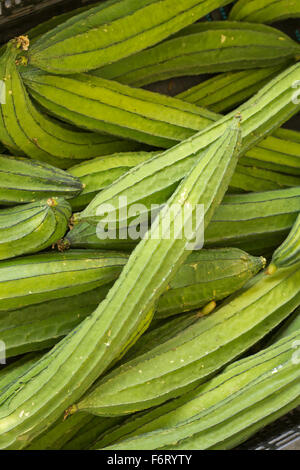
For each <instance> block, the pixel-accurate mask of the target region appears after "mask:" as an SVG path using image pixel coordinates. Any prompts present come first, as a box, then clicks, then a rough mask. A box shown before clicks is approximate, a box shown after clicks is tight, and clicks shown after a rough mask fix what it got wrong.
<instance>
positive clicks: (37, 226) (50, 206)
mask: <svg viewBox="0 0 300 470" xmlns="http://www.w3.org/2000/svg"><path fill="white" fill-rule="evenodd" d="M71 215H72V210H71V206H70V204H69V203H68V202H67V201H66V200H65V199H63V198H49V199H42V200H40V201H37V202H33V203H30V204H23V205H20V206H15V207H11V208H5V209H1V210H0V260H3V259H8V258H13V257H15V256H20V255H24V254H27V253H36V252H37V251H42V250H44V249H45V248H48V247H49V246H51V245H53V244H54V243H56V242H57V241H58V240H59V239H60V238H62V237H63V236H64V235H65V233H66V231H67V227H68V222H69V219H70V217H71Z"/></svg>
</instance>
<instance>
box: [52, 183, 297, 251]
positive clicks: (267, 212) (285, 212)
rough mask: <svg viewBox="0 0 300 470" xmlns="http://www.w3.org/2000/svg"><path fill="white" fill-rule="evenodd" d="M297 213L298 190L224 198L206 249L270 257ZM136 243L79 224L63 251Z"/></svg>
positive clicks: (127, 246)
mask: <svg viewBox="0 0 300 470" xmlns="http://www.w3.org/2000/svg"><path fill="white" fill-rule="evenodd" d="M299 210H300V188H299V187H295V188H288V189H279V190H275V191H265V192H262V193H255V194H233V195H227V196H225V197H224V199H223V201H222V204H221V205H220V207H219V208H217V209H216V212H215V214H214V216H213V218H212V220H211V222H210V223H209V225H208V227H207V229H206V233H205V246H206V247H216V246H218V247H224V246H228V247H230V246H236V247H238V248H241V249H243V250H246V251H248V252H249V253H251V254H252V255H261V254H270V252H271V251H272V252H273V250H274V249H275V248H277V247H278V246H279V244H280V243H281V242H283V241H284V239H285V238H286V236H287V235H288V233H289V231H290V229H291V228H292V226H293V224H294V222H295V220H296V218H297V214H298V212H299ZM136 242H137V241H136V240H130V239H126V240H123V239H118V238H117V239H109V238H108V239H100V238H99V237H98V235H97V232H96V229H95V226H93V225H91V224H89V223H87V222H79V223H78V224H77V225H75V226H74V228H73V229H72V230H71V231H70V232H68V233H67V235H66V238H65V239H64V240H63V242H62V243H61V245H62V246H63V247H64V248H68V247H71V248H93V249H100V248H102V249H104V248H106V249H107V248H109V249H121V248H122V249H132V248H133V247H134V246H135V244H136Z"/></svg>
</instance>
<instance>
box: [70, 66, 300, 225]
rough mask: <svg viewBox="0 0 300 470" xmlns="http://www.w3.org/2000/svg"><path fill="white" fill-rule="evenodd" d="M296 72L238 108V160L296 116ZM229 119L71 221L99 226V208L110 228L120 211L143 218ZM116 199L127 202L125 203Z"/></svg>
mask: <svg viewBox="0 0 300 470" xmlns="http://www.w3.org/2000/svg"><path fill="white" fill-rule="evenodd" d="M299 70H300V65H299V64H297V65H295V66H292V67H290V68H289V69H287V70H286V71H285V72H283V73H282V74H280V75H278V77H276V79H274V80H272V81H271V82H270V83H269V84H268V85H266V86H265V87H264V88H263V89H262V90H261V91H260V92H259V93H258V94H257V95H255V96H254V97H253V98H252V99H251V100H249V101H248V102H247V103H245V104H244V105H242V106H241V107H240V110H241V113H242V115H243V121H242V124H241V129H242V136H243V142H242V154H244V153H245V152H246V151H247V149H248V148H250V147H251V146H253V145H254V144H255V143H256V142H258V141H260V140H261V139H262V138H263V137H264V135H265V134H267V133H269V132H270V131H271V130H272V129H273V128H274V127H277V126H278V125H280V123H281V122H283V121H284V120H285V119H287V118H288V117H290V116H291V115H293V114H294V113H295V112H297V110H298V108H299V107H300V104H298V105H297V104H295V103H293V101H292V96H293V88H292V84H293V83H294V81H295V79H296V76H298V75H299ZM233 116H234V113H230V114H229V115H227V116H225V117H224V118H222V119H221V120H219V121H218V122H217V123H215V124H212V125H211V126H209V127H208V128H207V129H205V130H204V131H202V132H199V133H197V134H195V135H194V136H192V137H191V138H190V139H188V140H186V141H183V142H182V143H180V144H178V145H176V146H175V147H173V148H171V149H169V150H167V151H165V152H163V153H161V154H159V155H157V156H154V157H153V158H151V159H150V160H147V161H146V162H144V163H142V164H140V165H138V166H137V167H135V168H134V169H132V170H131V171H128V172H127V173H126V174H125V175H124V176H122V177H120V178H119V179H118V180H117V181H116V182H115V183H114V184H112V185H111V186H109V187H108V188H106V189H105V190H103V191H101V192H100V193H99V194H98V195H97V196H96V197H95V198H94V199H93V200H92V202H91V203H90V204H89V205H88V206H87V208H86V209H85V210H84V211H82V212H81V213H79V214H77V216H76V217H75V220H77V221H79V220H81V221H86V222H88V223H91V224H94V225H97V223H98V222H100V220H101V215H97V211H98V212H99V207H101V206H102V205H103V204H111V206H112V208H113V209H112V210H111V211H109V210H108V211H107V214H108V216H111V218H110V221H111V222H112V220H113V217H115V218H116V220H118V222H119V223H120V224H121V223H122V224H123V225H126V223H128V221H129V216H128V217H127V218H126V216H122V218H119V219H118V216H119V212H120V211H121V210H122V212H123V213H124V211H123V209H124V208H128V207H130V206H131V205H132V204H136V203H140V202H142V203H143V204H144V205H145V206H148V207H147V209H146V208H145V211H144V215H145V217H146V216H148V215H149V210H150V207H151V204H163V203H164V202H165V201H166V199H167V198H168V197H169V195H170V194H172V192H173V191H174V188H175V187H176V186H177V184H178V183H179V181H180V180H181V178H182V175H184V174H186V172H188V171H189V169H190V168H191V166H192V165H193V162H194V160H195V158H196V157H195V156H194V157H193V156H191V153H190V152H191V149H192V150H193V152H195V154H196V153H197V152H200V151H201V150H204V149H205V148H206V147H207V145H209V144H210V143H211V142H213V141H214V140H215V139H216V138H217V137H218V136H220V135H222V133H223V132H224V129H225V128H226V126H227V123H228V120H230V119H232V117H233ZM166 181H167V183H166ZM121 196H126V198H127V199H126V203H125V202H123V200H124V198H122V199H121ZM116 209H118V211H117V210H116ZM141 215H143V214H141Z"/></svg>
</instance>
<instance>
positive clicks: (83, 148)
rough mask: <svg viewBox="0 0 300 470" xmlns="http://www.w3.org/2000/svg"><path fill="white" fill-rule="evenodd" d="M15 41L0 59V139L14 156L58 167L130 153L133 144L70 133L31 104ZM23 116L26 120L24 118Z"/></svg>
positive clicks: (134, 147)
mask: <svg viewBox="0 0 300 470" xmlns="http://www.w3.org/2000/svg"><path fill="white" fill-rule="evenodd" d="M17 46H18V40H16V41H13V42H11V43H9V45H8V47H7V50H6V53H5V54H4V56H3V57H2V58H1V59H0V75H1V79H3V81H4V82H5V86H6V88H5V89H6V104H2V105H0V140H1V142H2V143H3V144H4V145H5V146H6V147H7V148H8V149H9V150H10V151H11V153H12V154H14V155H24V154H26V155H27V156H30V157H31V158H33V159H36V160H40V161H44V162H47V163H50V164H53V165H54V166H57V167H59V168H67V167H69V166H72V165H74V163H75V162H79V161H82V160H86V159H88V158H93V157H96V156H100V155H107V154H110V153H112V152H115V151H126V150H134V149H136V148H138V145H137V144H136V143H135V142H126V141H123V140H121V139H118V138H116V137H111V136H102V135H99V134H98V135H97V134H94V133H90V132H88V133H86V132H82V131H78V130H74V129H71V128H69V127H68V126H66V125H65V124H62V123H60V122H58V121H56V120H54V119H52V118H50V117H48V116H46V115H45V114H43V113H42V112H41V111H40V110H39V109H38V108H37V107H36V106H35V105H34V104H33V102H32V101H31V99H30V97H29V96H28V93H27V91H26V90H25V87H24V85H23V83H22V80H21V78H20V76H19V67H17V66H16V63H15V60H16V59H15V57H16V54H17V49H16V47H17ZM24 116H26V119H24Z"/></svg>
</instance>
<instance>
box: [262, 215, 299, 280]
mask: <svg viewBox="0 0 300 470" xmlns="http://www.w3.org/2000/svg"><path fill="white" fill-rule="evenodd" d="M299 261H300V210H299V215H298V217H297V219H296V221H295V223H294V225H293V227H292V230H291V231H290V233H289V235H288V237H287V238H286V239H285V240H284V242H283V243H282V245H280V246H279V247H278V248H277V250H276V251H275V252H274V254H273V257H272V262H271V264H270V266H269V268H268V272H269V274H272V273H273V271H274V270H275V269H277V268H278V267H279V266H291V265H292V264H295V263H298V262H299Z"/></svg>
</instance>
